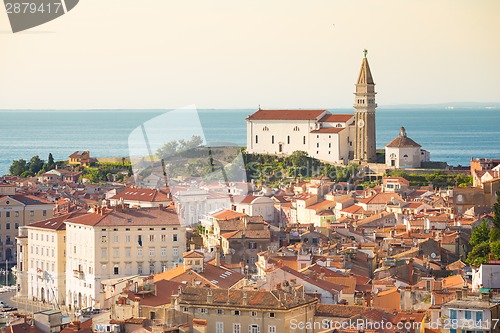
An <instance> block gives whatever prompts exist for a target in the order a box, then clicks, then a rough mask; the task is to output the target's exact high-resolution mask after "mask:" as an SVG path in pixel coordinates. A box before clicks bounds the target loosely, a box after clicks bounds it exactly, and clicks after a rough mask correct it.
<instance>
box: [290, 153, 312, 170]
mask: <svg viewBox="0 0 500 333" xmlns="http://www.w3.org/2000/svg"><path fill="white" fill-rule="evenodd" d="M289 158H290V162H292V165H293V166H294V167H304V166H307V162H308V160H309V156H308V154H307V152H305V151H301V150H296V151H294V152H293V153H292V154H291V155H290V157H289Z"/></svg>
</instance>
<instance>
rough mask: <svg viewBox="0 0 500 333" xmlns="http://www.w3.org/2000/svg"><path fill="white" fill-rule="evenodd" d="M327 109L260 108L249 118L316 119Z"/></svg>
mask: <svg viewBox="0 0 500 333" xmlns="http://www.w3.org/2000/svg"><path fill="white" fill-rule="evenodd" d="M325 112H327V111H326V110H258V111H257V112H255V113H254V114H252V115H250V116H249V117H248V118H247V119H249V120H315V119H318V118H319V117H320V116H321V115H323V114H324V113H325Z"/></svg>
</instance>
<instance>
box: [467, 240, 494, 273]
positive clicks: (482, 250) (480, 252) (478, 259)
mask: <svg viewBox="0 0 500 333" xmlns="http://www.w3.org/2000/svg"><path fill="white" fill-rule="evenodd" d="M490 250H491V248H490V243H489V242H484V243H481V244H479V245H476V246H474V248H473V249H472V251H470V252H469V254H468V255H467V260H466V261H467V263H469V264H470V265H472V266H476V267H477V266H481V264H483V263H485V262H488V256H489V253H490Z"/></svg>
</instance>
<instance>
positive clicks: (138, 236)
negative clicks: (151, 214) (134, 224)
mask: <svg viewBox="0 0 500 333" xmlns="http://www.w3.org/2000/svg"><path fill="white" fill-rule="evenodd" d="M137 243H138V244H139V246H142V235H137Z"/></svg>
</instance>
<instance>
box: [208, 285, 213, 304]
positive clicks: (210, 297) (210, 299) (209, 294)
mask: <svg viewBox="0 0 500 333" xmlns="http://www.w3.org/2000/svg"><path fill="white" fill-rule="evenodd" d="M213 302H214V295H213V294H212V289H210V288H209V289H208V291H207V303H208V304H212V303H213Z"/></svg>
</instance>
